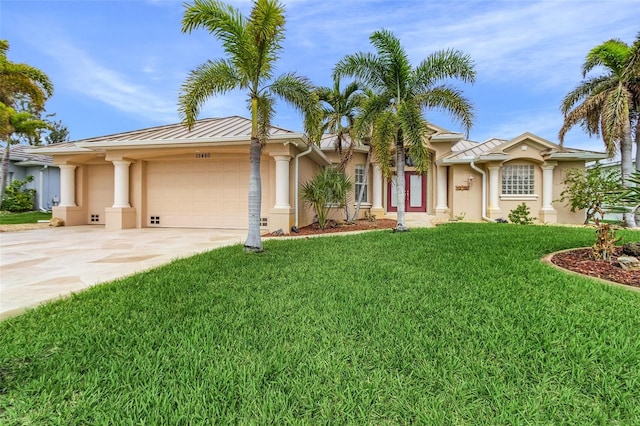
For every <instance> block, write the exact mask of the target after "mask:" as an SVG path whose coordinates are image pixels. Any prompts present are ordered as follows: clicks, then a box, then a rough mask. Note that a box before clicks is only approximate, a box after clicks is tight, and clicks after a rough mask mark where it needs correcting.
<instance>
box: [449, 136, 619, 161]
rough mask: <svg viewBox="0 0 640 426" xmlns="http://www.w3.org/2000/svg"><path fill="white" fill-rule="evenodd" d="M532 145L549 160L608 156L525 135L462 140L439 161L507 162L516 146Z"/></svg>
mask: <svg viewBox="0 0 640 426" xmlns="http://www.w3.org/2000/svg"><path fill="white" fill-rule="evenodd" d="M522 143H530V144H534V145H538V146H539V147H541V148H543V149H542V153H543V157H544V158H545V159H547V160H597V159H602V158H606V157H607V154H605V153H602V152H595V151H586V150H581V149H575V148H567V147H563V146H560V145H558V144H555V143H553V142H550V141H548V140H546V139H543V138H541V137H539V136H536V135H534V134H532V133H528V132H527V133H523V134H521V135H520V136H517V137H515V138H513V139H511V140H504V139H498V138H492V139H489V140H487V141H485V142H482V143H477V142H472V141H467V140H461V141H459V142H458V143H456V144H455V145H454V146H453V147H452V148H451V154H450V155H447V156H445V157H443V158H441V159H439V160H438V162H440V163H442V164H457V163H470V162H472V161H473V162H485V161H507V160H509V159H511V155H510V154H509V151H510V149H511V148H512V147H514V146H516V145H521V144H522Z"/></svg>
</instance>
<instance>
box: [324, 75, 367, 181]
mask: <svg viewBox="0 0 640 426" xmlns="http://www.w3.org/2000/svg"><path fill="white" fill-rule="evenodd" d="M318 98H319V99H320V103H321V105H322V132H323V133H333V134H335V135H336V142H335V146H336V150H337V151H338V153H339V155H340V169H341V170H342V171H344V169H345V167H346V165H347V163H348V162H349V160H351V157H352V156H353V148H354V146H355V142H356V141H355V138H354V135H353V124H354V121H355V118H356V114H357V112H358V107H359V105H360V103H361V102H362V93H361V92H360V86H359V85H358V83H357V82H351V83H350V84H348V85H347V87H345V88H344V90H340V78H334V81H333V87H319V88H318ZM345 142H347V143H348V145H347V150H346V152H343V148H344V143H345Z"/></svg>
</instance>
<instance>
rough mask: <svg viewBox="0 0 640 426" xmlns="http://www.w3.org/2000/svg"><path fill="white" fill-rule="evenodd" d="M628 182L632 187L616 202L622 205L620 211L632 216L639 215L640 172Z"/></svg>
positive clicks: (635, 173)
mask: <svg viewBox="0 0 640 426" xmlns="http://www.w3.org/2000/svg"><path fill="white" fill-rule="evenodd" d="M627 181H628V183H629V184H630V185H629V186H628V187H627V188H626V189H625V190H624V191H623V192H622V193H621V194H620V196H619V197H618V199H617V200H616V201H617V202H618V203H620V204H622V207H619V208H618V209H619V211H622V212H625V213H629V214H630V215H637V214H638V213H640V170H636V171H635V172H634V173H633V174H632V175H631V176H629V178H628V180H627Z"/></svg>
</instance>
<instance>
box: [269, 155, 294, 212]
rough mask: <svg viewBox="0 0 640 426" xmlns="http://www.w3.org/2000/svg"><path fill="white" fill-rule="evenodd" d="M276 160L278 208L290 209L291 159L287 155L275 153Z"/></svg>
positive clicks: (276, 206)
mask: <svg viewBox="0 0 640 426" xmlns="http://www.w3.org/2000/svg"><path fill="white" fill-rule="evenodd" d="M273 159H274V160H275V162H276V205H275V206H274V208H276V209H290V208H291V204H289V161H291V157H289V156H287V155H274V156H273Z"/></svg>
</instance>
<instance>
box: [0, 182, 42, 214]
mask: <svg viewBox="0 0 640 426" xmlns="http://www.w3.org/2000/svg"><path fill="white" fill-rule="evenodd" d="M30 182H33V176H27V177H26V178H25V179H23V180H20V179H14V180H13V181H12V182H11V184H10V185H8V186H7V187H6V188H5V194H4V199H3V200H2V204H1V205H0V209H1V210H5V211H8V212H15V213H22V212H28V211H31V210H33V206H34V204H35V197H36V190H35V189H33V188H25V186H26V185H27V184H28V183H30Z"/></svg>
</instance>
